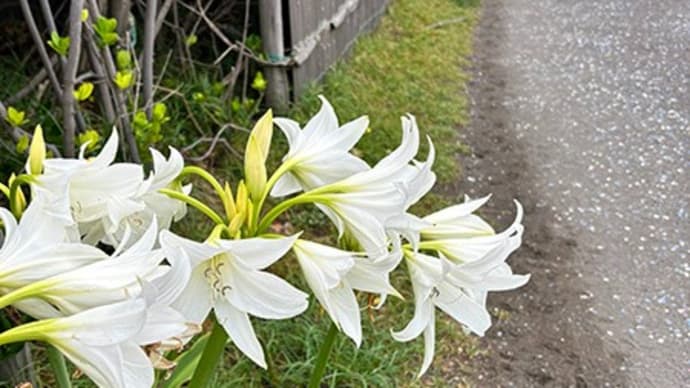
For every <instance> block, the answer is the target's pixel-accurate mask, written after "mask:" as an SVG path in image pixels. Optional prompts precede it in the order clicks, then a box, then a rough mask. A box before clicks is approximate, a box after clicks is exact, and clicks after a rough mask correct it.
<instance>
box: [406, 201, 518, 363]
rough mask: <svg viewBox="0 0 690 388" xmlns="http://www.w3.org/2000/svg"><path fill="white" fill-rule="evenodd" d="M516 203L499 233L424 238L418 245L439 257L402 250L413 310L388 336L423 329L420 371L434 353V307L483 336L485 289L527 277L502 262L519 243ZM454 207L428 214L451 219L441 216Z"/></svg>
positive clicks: (409, 335)
mask: <svg viewBox="0 0 690 388" xmlns="http://www.w3.org/2000/svg"><path fill="white" fill-rule="evenodd" d="M516 204H517V207H518V211H517V216H516V220H515V222H514V223H513V225H511V227H509V228H508V229H507V230H506V231H504V232H502V233H499V234H496V235H493V236H488V237H485V236H480V237H465V238H462V237H459V238H454V239H444V240H431V241H423V242H422V243H421V244H420V248H422V249H429V250H436V251H437V252H438V253H439V255H440V257H441V258H440V259H439V258H436V257H432V256H429V255H426V254H423V253H420V252H414V251H407V252H406V254H405V257H406V259H407V260H406V262H407V265H408V270H409V273H410V277H411V280H412V286H413V289H414V294H415V314H414V317H413V318H412V320H411V321H410V323H409V324H408V325H407V326H406V327H405V328H404V329H403V330H401V331H400V332H394V333H393V337H394V338H395V339H396V340H398V341H410V340H412V339H414V338H416V337H418V336H419V335H420V334H422V333H423V334H424V344H425V347H424V361H423V363H422V368H421V371H420V372H419V375H420V376H421V375H422V374H424V373H425V372H426V370H427V369H428V368H429V366H430V365H431V361H432V358H433V353H434V340H435V328H434V325H435V307H438V308H440V309H441V310H442V311H444V312H445V313H446V314H448V315H450V316H451V317H452V318H453V319H454V320H456V321H458V322H459V323H461V324H463V325H464V326H466V327H467V328H468V329H469V330H471V331H472V332H474V333H476V334H478V335H484V333H485V331H486V330H487V329H488V328H489V327H490V326H491V316H490V315H489V313H488V312H487V310H486V294H487V292H488V291H503V290H511V289H514V288H517V287H520V286H522V285H524V284H525V283H527V281H528V280H529V275H513V274H512V271H511V270H510V267H509V266H508V265H507V264H506V263H505V260H506V258H507V257H508V255H509V254H510V253H512V252H513V251H514V250H515V249H517V248H518V247H519V246H520V242H521V236H522V231H523V227H522V225H521V224H520V222H521V221H522V207H521V206H520V204H519V203H518V202H517V201H516ZM475 205H476V204H472V206H475ZM479 206H481V205H479ZM477 207H478V206H477ZM475 209H476V208H475ZM456 210H457V208H455V209H453V211H449V212H445V213H440V214H441V215H442V216H444V217H441V216H439V215H438V213H437V214H436V215H435V216H433V217H431V219H434V220H436V221H438V222H440V220H447V219H452V220H455V219H456V218H455V217H450V216H449V218H445V215H448V214H455V211H456ZM442 212H443V211H442ZM464 212H465V211H464V210H463V213H464ZM470 213H471V211H470ZM437 225H438V224H437ZM465 232H466V229H465V228H464V227H463V225H460V227H458V229H457V231H456V234H455V235H456V236H464V235H465V234H464V233H465ZM492 232H493V230H492ZM423 235H424V232H423ZM446 256H449V258H446Z"/></svg>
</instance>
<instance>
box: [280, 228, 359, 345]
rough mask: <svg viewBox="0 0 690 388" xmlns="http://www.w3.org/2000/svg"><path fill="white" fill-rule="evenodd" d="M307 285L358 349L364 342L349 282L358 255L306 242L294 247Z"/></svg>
mask: <svg viewBox="0 0 690 388" xmlns="http://www.w3.org/2000/svg"><path fill="white" fill-rule="evenodd" d="M292 249H293V251H294V252H295V255H296V256H297V261H298V262H299V265H300V267H302V272H303V273H304V277H305V279H306V280H307V284H309V287H310V288H311V289H312V291H314V295H315V296H316V299H318V300H319V302H320V303H321V306H323V308H324V309H325V310H326V311H327V312H328V315H330V317H331V320H332V321H333V323H335V324H336V326H338V329H340V330H342V331H343V332H344V333H345V334H346V335H347V336H348V337H350V338H352V340H353V341H354V342H355V344H356V345H357V346H358V347H359V345H360V344H361V343H362V324H361V322H360V314H359V305H358V304H357V298H356V297H355V293H354V291H353V290H352V287H351V286H350V284H349V282H348V281H347V279H346V277H345V276H346V274H347V273H348V272H349V271H350V270H351V269H352V267H353V266H354V265H355V254H353V253H352V252H347V251H343V250H340V249H336V248H333V247H329V246H326V245H322V244H317V243H314V242H311V241H306V240H297V241H295V244H294V245H293V247H292Z"/></svg>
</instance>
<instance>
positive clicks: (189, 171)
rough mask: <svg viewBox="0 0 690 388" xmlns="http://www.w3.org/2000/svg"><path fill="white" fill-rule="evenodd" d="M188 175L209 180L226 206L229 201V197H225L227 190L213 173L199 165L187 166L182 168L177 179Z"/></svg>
mask: <svg viewBox="0 0 690 388" xmlns="http://www.w3.org/2000/svg"><path fill="white" fill-rule="evenodd" d="M188 175H196V176H198V177H200V178H201V179H203V180H205V181H206V182H208V183H209V184H210V185H211V187H213V190H215V191H216V194H218V197H220V200H221V201H222V202H223V206H225V203H226V202H227V200H228V199H227V198H226V197H225V190H224V189H223V186H221V184H220V182H218V180H217V179H216V178H215V177H214V176H213V175H211V174H210V173H209V172H208V171H206V170H204V169H203V168H201V167H197V166H186V167H185V168H183V169H182V172H181V173H180V175H179V176H178V177H177V179H180V180H181V179H182V178H184V177H186V176H188Z"/></svg>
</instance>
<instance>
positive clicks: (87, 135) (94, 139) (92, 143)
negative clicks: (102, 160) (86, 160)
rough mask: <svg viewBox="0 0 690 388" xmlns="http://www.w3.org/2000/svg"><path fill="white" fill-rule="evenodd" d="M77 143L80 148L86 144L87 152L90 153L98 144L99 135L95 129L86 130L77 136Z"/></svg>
mask: <svg viewBox="0 0 690 388" xmlns="http://www.w3.org/2000/svg"><path fill="white" fill-rule="evenodd" d="M77 141H78V142H79V145H80V146H83V145H85V144H86V149H87V150H88V151H92V150H93V149H94V148H96V147H97V146H98V144H99V143H100V141H101V135H100V134H99V133H98V131H96V130H95V129H88V130H86V131H85V132H83V133H80V134H79V137H78V139H77Z"/></svg>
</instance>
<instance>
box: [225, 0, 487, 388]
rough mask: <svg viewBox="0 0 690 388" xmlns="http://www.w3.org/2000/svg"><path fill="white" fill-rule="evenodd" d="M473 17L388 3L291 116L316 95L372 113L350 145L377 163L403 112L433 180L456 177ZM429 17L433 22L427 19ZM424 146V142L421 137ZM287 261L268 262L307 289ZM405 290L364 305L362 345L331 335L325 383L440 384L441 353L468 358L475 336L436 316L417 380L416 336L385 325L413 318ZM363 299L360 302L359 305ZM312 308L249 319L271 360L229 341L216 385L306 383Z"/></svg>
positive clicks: (430, 3)
mask: <svg viewBox="0 0 690 388" xmlns="http://www.w3.org/2000/svg"><path fill="white" fill-rule="evenodd" d="M476 19H477V3H476V2H471V3H466V2H460V1H452V0H399V1H395V2H393V4H392V5H391V6H390V8H389V11H388V12H387V14H386V15H385V16H384V17H383V19H382V21H381V24H380V25H379V27H378V28H377V29H376V30H375V31H374V32H373V33H372V34H370V35H367V36H365V37H363V38H361V39H360V40H359V41H358V42H357V44H356V47H355V48H354V51H353V53H352V55H351V56H350V58H348V59H347V60H346V61H344V62H341V63H339V64H337V65H336V66H335V67H334V68H333V69H332V70H331V71H330V72H329V73H328V74H327V75H326V77H325V78H324V79H323V80H322V82H321V83H320V84H315V85H312V86H311V87H310V88H309V89H308V90H307V92H305V94H304V95H303V96H302V98H301V99H300V101H299V102H298V103H297V104H296V105H295V106H294V107H293V108H292V111H291V112H290V116H291V117H292V118H294V119H296V120H298V121H300V122H301V123H304V122H305V121H306V120H307V119H308V118H309V117H311V116H313V115H314V114H315V113H316V112H317V111H318V109H319V106H320V102H319V100H318V95H319V94H322V95H324V96H326V98H328V99H329V101H330V102H331V103H332V104H333V106H334V108H335V110H336V113H337V114H338V116H339V119H340V122H343V123H344V122H346V121H349V120H352V119H354V118H357V117H359V116H361V115H363V114H367V115H369V118H370V120H371V124H370V126H371V129H372V130H371V131H370V132H369V133H367V134H366V135H365V136H364V137H363V139H362V140H361V141H360V142H359V143H358V144H357V146H356V149H355V151H354V152H356V153H357V154H358V155H360V156H361V157H363V158H364V159H365V160H367V161H368V162H369V163H375V162H376V161H377V160H379V159H380V158H382V157H383V156H385V155H386V154H387V153H388V152H390V151H391V150H392V149H393V148H394V147H395V146H396V145H397V144H399V141H400V116H401V115H403V114H405V113H408V112H409V113H412V114H414V115H415V116H416V117H417V121H418V124H419V127H420V130H421V132H422V134H423V135H429V136H430V137H431V138H432V139H433V141H434V145H435V147H436V150H437V159H436V163H435V171H436V173H437V174H438V177H439V183H440V184H446V183H450V182H452V181H454V180H456V179H458V177H459V174H460V169H459V167H458V164H457V155H458V153H461V152H464V150H465V149H466V147H465V146H464V145H463V144H462V143H460V141H459V140H458V135H457V130H458V127H461V126H462V125H463V124H465V123H466V121H467V119H468V108H467V99H466V96H465V94H464V85H465V83H466V82H467V80H468V75H467V74H466V73H465V72H464V71H463V69H464V68H466V66H467V65H468V57H469V55H470V53H471V41H472V39H471V34H472V29H473V26H474V24H475V22H476ZM451 20H452V21H453V22H448V23H447V24H444V23H441V25H439V24H438V23H439V22H442V21H451ZM435 24H436V25H439V26H438V27H437V28H430V27H429V26H433V25H435ZM243 140H244V139H242V141H243ZM242 141H239V142H238V144H242ZM423 147H424V149H426V145H424V146H423ZM284 148H285V144H284V142H281V143H280V144H279V146H278V147H277V148H274V152H273V155H272V160H271V161H272V163H271V164H274V165H275V164H277V162H278V159H279V158H280V156H281V155H282V152H281V151H282V150H284ZM238 170H239V167H238V166H230V167H229V168H228V170H227V171H226V174H228V175H231V176H232V175H234V174H236V173H237V171H238ZM447 203H448V198H446V197H444V196H443V195H442V194H432V195H430V196H428V197H427V198H426V199H425V201H423V203H422V204H420V205H419V206H417V207H416V208H417V209H419V210H420V211H428V210H431V209H434V208H438V207H440V206H443V205H446V204H447ZM290 221H291V222H292V223H293V224H296V225H298V226H302V227H307V228H308V229H311V230H312V231H314V230H315V229H316V230H317V233H318V234H324V231H323V230H320V231H318V229H323V228H327V230H328V229H330V228H331V227H330V226H326V225H327V224H324V223H325V218H324V217H323V216H322V215H321V214H320V213H319V212H318V211H317V210H315V209H304V210H300V211H295V212H292V213H291V214H290ZM292 260H293V259H292V258H288V259H286V260H282V261H281V263H279V264H278V266H277V267H276V268H272V270H273V271H274V272H276V273H278V274H280V275H282V276H284V277H286V278H287V279H288V280H289V281H290V282H292V283H293V284H295V285H296V286H298V287H300V288H302V289H307V287H306V284H304V281H303V280H302V278H301V276H300V275H299V274H298V273H296V272H298V271H295V270H294V269H296V264H295V263H294V262H293V261H292ZM393 278H394V282H395V283H396V284H398V285H399V286H400V287H398V288H399V289H401V290H409V289H410V286H409V284H407V280H406V279H407V277H406V275H405V274H404V270H403V269H400V270H397V271H396V272H395V273H394V274H393ZM409 297H410V295H409V293H408V294H407V295H406V299H407V301H408V302H403V301H399V300H393V298H392V299H391V300H389V302H388V303H387V304H386V305H385V307H384V308H383V309H382V310H379V311H375V310H363V312H362V315H363V333H364V342H363V344H362V346H361V348H360V349H356V348H355V346H354V345H353V343H352V342H351V341H350V340H349V339H347V338H345V337H344V336H343V335H339V336H338V339H337V341H336V345H335V348H334V352H333V353H332V358H331V359H330V362H329V365H328V370H327V372H326V373H327V375H326V379H325V383H326V384H327V385H328V386H332V387H334V386H364V387H366V386H419V385H425V386H426V385H432V386H443V385H444V383H443V381H444V374H445V373H446V372H447V371H444V369H445V368H442V366H443V365H444V364H445V361H446V360H449V359H455V360H456V361H457V359H458V358H460V359H465V358H468V357H471V356H472V355H473V354H475V353H476V352H477V348H476V344H475V342H474V340H473V339H472V338H469V337H466V336H465V335H464V334H463V333H462V330H461V329H460V327H459V326H458V325H457V324H455V323H452V324H444V323H443V321H444V320H442V319H440V320H439V323H438V324H437V352H436V361H435V364H434V365H435V367H432V370H431V371H430V372H429V373H428V377H426V378H425V379H423V380H421V381H419V380H416V379H415V376H416V373H417V371H418V370H419V367H420V365H421V356H422V353H423V345H422V341H421V339H419V340H416V341H414V342H412V343H406V344H401V343H397V342H395V341H394V340H393V339H392V338H391V336H390V333H389V330H390V329H396V330H399V329H400V328H402V327H403V325H404V324H405V323H406V322H407V321H408V320H409V319H410V318H411V316H412V313H413V305H412V303H409V301H410V298H409ZM365 305H366V301H364V300H363V301H362V306H365ZM310 306H311V307H310V309H309V310H308V311H307V312H306V313H305V314H303V315H301V316H300V317H298V318H296V319H292V320H288V321H262V320H259V319H253V322H254V325H255V328H256V331H257V334H258V336H259V338H260V339H261V340H262V342H263V344H264V347H265V350H266V354H267V355H269V356H270V357H271V360H270V361H269V363H270V364H271V368H269V371H267V372H266V371H263V370H261V369H259V368H257V367H255V366H254V365H253V364H251V362H250V361H248V360H247V359H246V358H245V357H243V356H242V355H241V354H240V352H239V351H238V350H236V349H235V348H234V347H232V346H230V347H229V349H228V351H227V352H226V358H225V360H224V364H223V365H222V366H221V367H220V368H218V371H217V373H216V376H215V381H214V384H213V386H216V387H231V386H237V385H242V386H267V385H269V386H289V385H296V386H303V385H305V383H306V381H307V380H308V377H309V374H310V373H311V370H312V367H313V361H314V359H315V357H316V354H317V353H318V349H319V346H320V344H321V341H322V340H323V338H325V336H326V333H327V331H328V328H329V325H330V321H329V319H328V317H327V315H325V314H324V311H323V310H322V309H321V308H320V307H319V306H318V303H315V301H312V303H311V304H310ZM439 317H440V314H439ZM459 349H464V350H459ZM460 353H462V354H460Z"/></svg>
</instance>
